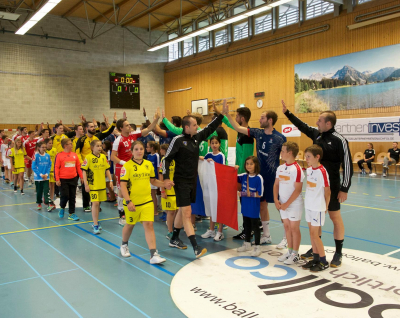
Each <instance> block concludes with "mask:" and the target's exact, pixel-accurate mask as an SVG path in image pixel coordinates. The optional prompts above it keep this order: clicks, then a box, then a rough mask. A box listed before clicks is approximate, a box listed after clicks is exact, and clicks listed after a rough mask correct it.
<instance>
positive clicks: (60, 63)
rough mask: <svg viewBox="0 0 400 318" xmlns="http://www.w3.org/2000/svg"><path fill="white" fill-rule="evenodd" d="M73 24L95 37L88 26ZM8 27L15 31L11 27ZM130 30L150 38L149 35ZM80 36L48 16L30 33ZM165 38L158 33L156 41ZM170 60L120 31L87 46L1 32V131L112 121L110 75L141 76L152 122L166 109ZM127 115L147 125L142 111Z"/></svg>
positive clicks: (80, 21) (143, 99)
mask: <svg viewBox="0 0 400 318" xmlns="http://www.w3.org/2000/svg"><path fill="white" fill-rule="evenodd" d="M71 20H73V21H74V23H76V24H77V25H78V26H79V27H80V28H81V30H84V31H85V32H86V33H87V34H89V33H88V32H89V31H88V24H87V21H86V20H83V19H78V18H75V19H73V18H71ZM2 27H4V28H5V29H6V30H14V28H13V27H12V26H11V25H10V24H9V23H8V22H4V21H3V23H2ZM90 27H91V28H92V29H93V24H91V25H90ZM101 27H102V24H99V25H97V29H96V30H99V29H100V28H101ZM108 28H110V26H105V27H104V29H102V32H103V31H106V30H107V29H108ZM130 30H132V31H133V32H135V33H136V34H138V36H140V37H141V38H142V39H144V40H147V39H148V38H149V33H148V32H147V30H144V29H135V28H130ZM78 32H79V31H78V29H76V28H75V27H74V26H73V25H72V24H70V23H69V22H68V21H67V20H65V19H63V18H61V17H58V16H52V15H48V16H46V17H45V18H44V19H43V20H42V21H41V22H39V23H38V24H37V25H36V26H35V27H34V28H32V29H31V30H30V31H29V32H28V33H34V34H43V33H48V35H49V36H54V37H61V38H69V39H77V40H79V39H80V35H79V34H78ZM90 34H91V33H90ZM81 35H82V37H83V38H86V37H85V36H84V35H83V34H81ZM160 35H161V33H159V32H152V38H153V41H154V39H156V38H157V37H158V36H160ZM166 60H167V53H166V51H157V52H147V46H146V45H145V44H144V43H142V42H141V41H140V40H138V39H137V38H136V37H135V36H133V35H132V34H131V33H129V32H128V31H127V30H123V29H122V28H120V27H116V28H114V29H112V30H111V31H109V32H107V33H105V34H103V35H101V36H99V37H98V38H96V39H94V40H90V39H87V40H86V44H83V43H77V42H71V41H63V40H55V39H47V40H46V39H44V38H40V37H33V36H27V35H25V36H20V35H14V34H11V33H5V34H3V33H2V32H0V91H1V93H0V108H1V112H0V126H2V127H0V129H1V128H14V126H15V128H16V126H18V125H19V124H24V125H27V124H36V123H40V122H42V121H43V122H47V121H48V122H49V123H50V124H55V123H56V120H58V119H62V120H63V123H65V124H67V125H69V126H70V125H71V122H72V121H74V122H75V123H77V122H78V121H79V115H80V114H81V113H83V114H85V116H86V117H87V119H90V120H92V118H93V117H95V119H96V120H99V121H103V119H102V118H103V116H102V114H103V113H104V114H105V115H106V116H108V117H110V121H112V116H113V113H114V110H112V109H110V93H109V72H117V73H128V74H139V75H140V90H141V93H140V99H141V108H143V107H144V108H145V109H146V110H147V112H148V117H149V118H152V116H153V114H154V111H155V109H156V108H157V106H159V107H161V108H163V107H164V91H163V90H164V74H163V70H164V65H165V62H166ZM122 111H123V110H119V111H118V112H117V113H118V118H121V117H122ZM127 115H128V120H130V122H132V123H136V124H140V123H142V122H143V121H144V120H143V116H142V110H140V111H139V110H127ZM10 124H14V125H10Z"/></svg>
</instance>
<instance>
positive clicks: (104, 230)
mask: <svg viewBox="0 0 400 318" xmlns="http://www.w3.org/2000/svg"><path fill="white" fill-rule="evenodd" d="M102 232H107V233H108V234H111V235H114V236H115V237H118V238H119V239H121V240H122V237H121V236H118V235H117V234H114V233H112V232H110V231H107V230H104V229H103V230H102ZM128 242H129V243H130V244H133V245H136V246H137V247H140V248H142V249H144V250H146V251H148V250H149V249H148V248H146V247H143V246H141V245H139V244H137V243H135V242H132V241H128ZM168 250H171V248H169V249H167V248H166V249H165V250H162V251H168ZM162 251H160V252H162ZM141 255H146V254H141ZM141 255H139V256H141ZM164 258H165V259H166V260H168V261H170V262H172V263H175V264H177V265H179V266H182V267H183V266H185V265H182V264H181V263H178V262H176V261H174V260H172V259H170V258H167V257H164Z"/></svg>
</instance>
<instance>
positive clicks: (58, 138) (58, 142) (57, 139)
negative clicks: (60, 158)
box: [53, 134, 68, 153]
mask: <svg viewBox="0 0 400 318" xmlns="http://www.w3.org/2000/svg"><path fill="white" fill-rule="evenodd" d="M64 138H68V136H67V135H64V134H62V135H60V136H59V135H54V138H53V147H54V148H56V150H57V153H60V152H63V151H64V149H63V147H61V140H62V139H64Z"/></svg>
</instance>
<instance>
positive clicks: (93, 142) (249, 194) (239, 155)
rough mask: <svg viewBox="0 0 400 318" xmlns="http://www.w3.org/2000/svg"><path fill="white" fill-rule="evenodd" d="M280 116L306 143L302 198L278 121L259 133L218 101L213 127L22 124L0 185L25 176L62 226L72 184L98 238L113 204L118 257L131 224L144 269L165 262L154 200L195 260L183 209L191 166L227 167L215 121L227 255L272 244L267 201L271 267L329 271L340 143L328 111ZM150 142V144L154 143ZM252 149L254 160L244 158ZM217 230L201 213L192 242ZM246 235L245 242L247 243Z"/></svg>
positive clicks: (5, 143) (338, 220) (343, 143)
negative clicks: (230, 243)
mask: <svg viewBox="0 0 400 318" xmlns="http://www.w3.org/2000/svg"><path fill="white" fill-rule="evenodd" d="M282 111H283V113H284V115H285V116H286V117H287V118H288V119H289V120H290V121H291V122H292V123H293V124H294V125H295V126H297V127H298V128H299V130H300V131H301V132H303V133H304V134H305V135H307V136H308V137H309V138H311V139H312V140H313V145H312V146H310V147H308V148H307V149H306V150H305V153H304V155H305V160H306V161H307V164H308V166H309V167H308V168H307V171H306V174H307V185H306V193H305V198H304V200H303V197H302V195H301V192H302V186H303V180H304V173H303V171H302V169H301V168H300V166H299V165H298V163H297V162H296V160H295V158H296V156H297V154H298V152H299V146H298V145H297V144H296V143H295V142H291V141H286V137H285V136H283V135H282V134H281V133H279V132H278V131H277V130H275V128H274V125H275V123H276V121H277V119H278V115H277V114H276V113H275V112H274V111H265V112H263V113H262V114H261V117H260V120H259V122H260V128H250V127H249V125H248V122H249V121H250V118H251V111H250V109H248V108H247V107H241V108H238V109H237V110H236V117H235V118H233V117H232V116H230V115H228V114H229V106H228V104H227V103H226V101H224V103H223V107H222V112H220V111H219V110H218V109H217V108H216V107H215V105H214V112H215V114H214V116H213V120H212V121H211V122H210V123H209V124H208V125H207V126H206V127H204V128H202V129H201V128H200V127H199V126H200V124H201V122H202V116H201V115H200V114H196V113H190V112H189V111H188V114H187V115H186V116H184V117H183V118H181V117H179V116H173V117H172V121H171V122H170V121H169V120H168V119H167V118H165V117H164V114H162V117H163V118H162V123H160V124H158V121H159V119H160V117H161V115H160V112H159V110H157V112H156V113H155V115H154V120H153V121H152V122H150V121H149V120H148V118H147V117H146V113H145V111H144V116H145V119H146V123H144V124H143V125H142V127H141V130H140V131H137V130H136V126H135V125H134V124H129V122H128V119H127V117H126V114H125V113H124V116H123V118H122V119H119V120H117V116H116V114H114V118H113V122H112V123H111V124H109V123H108V119H107V118H106V117H104V122H103V123H99V122H96V121H95V120H93V121H87V120H86V118H84V117H83V116H81V124H78V125H75V127H74V129H72V130H71V129H69V128H68V127H66V126H64V125H63V124H62V123H61V121H60V122H59V123H57V124H56V125H55V128H54V132H53V131H52V130H51V129H50V127H48V128H45V127H44V125H43V124H42V125H39V126H38V129H37V130H36V131H29V132H28V131H27V129H26V128H25V127H20V129H19V131H18V132H17V134H15V135H14V136H12V137H11V138H9V137H8V136H6V135H3V136H2V138H1V140H2V145H1V151H2V166H3V171H4V179H5V182H7V183H11V185H12V186H14V192H15V193H17V192H18V188H19V189H20V192H21V194H24V191H23V188H24V181H25V180H24V173H25V174H26V177H27V178H28V186H29V185H31V182H32V175H33V179H34V182H35V186H36V196H37V204H38V209H41V208H42V203H43V201H44V203H45V204H46V205H47V206H48V207H47V211H48V212H51V211H52V210H54V209H56V206H55V202H54V201H55V198H56V196H58V195H59V197H60V201H59V208H58V216H59V217H60V218H63V217H64V213H65V210H66V206H67V204H68V219H69V220H72V221H79V218H78V216H77V215H76V214H75V201H76V191H77V187H78V183H79V181H80V183H81V190H82V201H83V209H84V211H86V212H91V213H92V218H93V225H92V226H93V233H94V234H100V233H101V230H102V226H101V225H100V223H99V221H98V216H99V211H100V209H101V208H100V203H101V202H104V201H109V202H114V201H117V203H116V206H117V209H118V213H119V217H120V218H119V223H120V224H121V225H123V230H122V244H121V248H120V251H121V255H122V256H124V257H129V256H130V255H131V254H130V252H129V248H128V241H129V238H130V236H131V233H132V230H133V228H134V226H135V224H136V223H137V222H141V223H142V225H143V227H144V230H145V237H146V241H147V244H148V247H149V250H150V263H151V264H160V263H163V262H165V261H166V260H165V259H164V258H162V257H161V256H160V255H159V254H158V252H157V248H156V238H155V233H154V227H153V222H154V217H155V215H158V206H159V201H161V207H162V211H163V216H162V218H163V220H165V221H166V223H167V227H168V234H167V235H166V237H167V239H168V240H169V246H170V247H173V248H178V249H187V246H186V245H185V244H184V243H183V242H182V240H181V239H180V238H179V235H180V231H181V229H183V228H184V230H185V232H186V235H187V236H188V238H189V241H190V243H191V245H192V247H193V250H194V254H195V257H196V258H199V257H201V256H202V255H204V254H205V253H206V252H207V250H206V249H205V248H203V247H201V246H200V245H199V244H198V243H197V240H196V237H195V225H194V223H195V219H196V216H195V215H193V214H192V208H191V205H192V204H193V203H195V202H196V188H197V187H198V163H199V160H204V161H206V162H211V161H213V162H215V163H216V164H222V165H226V164H227V154H228V140H227V139H228V137H227V133H226V131H225V130H224V128H223V127H222V123H225V124H226V125H227V126H228V127H229V128H231V129H234V130H236V131H237V132H238V135H237V141H236V161H235V167H232V169H236V170H237V182H238V189H239V191H238V195H239V197H240V201H241V212H242V215H243V232H242V233H240V234H238V235H236V236H235V237H234V238H236V239H242V240H244V242H243V245H242V246H240V247H239V248H238V249H237V251H238V252H249V253H250V255H251V256H259V255H260V254H261V245H262V244H271V243H272V239H271V235H270V230H269V210H268V203H273V204H274V205H275V207H276V208H277V209H278V210H279V211H280V216H281V219H282V222H283V224H284V229H285V233H284V236H283V239H282V241H281V242H280V243H279V244H278V245H277V248H280V249H285V248H287V252H286V253H284V254H283V255H282V256H281V257H279V261H281V262H284V263H285V264H286V265H292V264H295V263H297V262H298V261H299V260H300V258H302V259H306V260H308V262H307V263H306V264H304V265H303V267H304V268H305V269H310V270H311V271H313V272H317V271H322V270H325V269H327V268H328V267H329V266H331V267H339V266H341V264H342V247H343V241H344V225H343V220H342V217H341V214H340V203H343V202H344V201H345V200H346V199H347V193H348V190H349V188H350V185H351V177H352V174H353V167H352V160H351V154H350V149H349V146H348V142H347V140H346V139H345V138H344V137H343V136H342V135H340V134H339V133H337V132H336V131H335V129H334V126H335V123H336V115H335V113H334V112H331V111H325V112H322V113H321V114H320V116H319V119H318V121H317V123H316V124H317V127H318V128H312V127H310V126H308V125H307V124H305V123H304V122H302V121H301V120H300V119H298V118H297V117H296V116H295V115H293V114H292V113H291V112H290V111H289V110H288V109H287V108H286V105H285V103H284V102H283V101H282ZM156 138H157V139H158V140H159V142H156ZM208 141H209V144H208ZM254 142H255V144H256V150H257V156H253V151H254ZM396 148H397V144H396V147H395V145H394V151H395V154H396V150H397V158H394V157H395V156H394V157H393V158H391V159H393V160H394V161H395V162H397V161H398V153H399V151H398V149H396ZM160 156H161V157H162V159H161V160H160ZM280 159H282V160H283V161H284V162H285V163H284V164H283V165H280V161H279V160H280ZM341 166H342V168H343V177H342V180H341V178H340V167H341ZM114 184H116V187H114ZM115 192H117V197H116V196H115ZM159 194H160V195H159ZM304 209H305V218H306V221H307V222H308V225H309V232H310V238H311V243H312V248H311V249H310V250H309V251H307V252H306V253H304V254H301V255H300V254H299V249H300V241H301V233H300V221H301V218H302V213H303V210H304ZM229 213H237V211H229ZM326 213H329V217H330V219H331V220H332V222H333V225H334V232H333V236H334V241H335V247H336V251H335V254H334V256H333V259H332V260H331V262H330V264H329V263H328V261H327V260H326V257H325V252H324V247H323V244H322V240H321V227H322V226H323V225H324V222H325V214H326ZM260 219H261V222H260ZM260 223H261V226H260ZM216 228H217V230H215V229H216ZM223 228H224V226H223V225H222V224H217V223H216V220H214V219H213V217H212V216H211V218H210V228H209V229H208V230H207V231H206V233H204V234H203V235H201V237H202V238H203V239H207V238H213V239H214V241H220V240H222V239H224V234H223ZM253 235H254V241H253V242H251V239H252V237H253ZM252 245H254V246H252Z"/></svg>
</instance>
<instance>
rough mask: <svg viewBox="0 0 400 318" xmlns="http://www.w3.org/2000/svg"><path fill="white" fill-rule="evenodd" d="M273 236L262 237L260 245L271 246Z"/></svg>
mask: <svg viewBox="0 0 400 318" xmlns="http://www.w3.org/2000/svg"><path fill="white" fill-rule="evenodd" d="M271 242H272V241H271V236H261V239H260V244H271Z"/></svg>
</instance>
